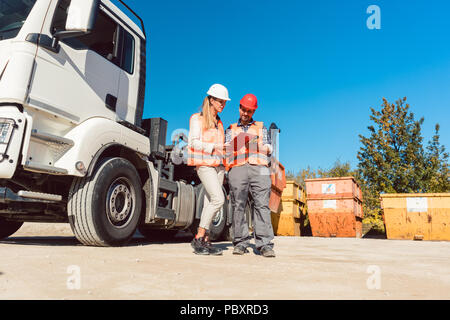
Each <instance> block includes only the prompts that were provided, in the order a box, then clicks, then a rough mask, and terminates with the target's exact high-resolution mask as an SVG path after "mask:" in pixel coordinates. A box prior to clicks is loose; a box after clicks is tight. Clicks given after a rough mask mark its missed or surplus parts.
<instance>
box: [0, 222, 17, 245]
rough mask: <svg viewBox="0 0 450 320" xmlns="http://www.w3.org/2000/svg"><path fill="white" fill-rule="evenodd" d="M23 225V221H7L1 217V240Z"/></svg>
mask: <svg viewBox="0 0 450 320" xmlns="http://www.w3.org/2000/svg"><path fill="white" fill-rule="evenodd" d="M22 225H23V222H16V221H7V220H5V219H3V218H0V240H2V239H5V238H8V237H9V236H11V235H13V234H14V233H15V232H16V231H17V230H19V229H20V227H21V226H22Z"/></svg>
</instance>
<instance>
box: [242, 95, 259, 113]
mask: <svg viewBox="0 0 450 320" xmlns="http://www.w3.org/2000/svg"><path fill="white" fill-rule="evenodd" d="M241 106H243V107H245V108H247V109H251V110H256V109H258V99H256V96H255V95H254V94H251V93H249V94H246V95H245V96H244V97H243V98H242V99H241Z"/></svg>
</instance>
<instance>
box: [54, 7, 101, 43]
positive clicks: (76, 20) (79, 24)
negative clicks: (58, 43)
mask: <svg viewBox="0 0 450 320" xmlns="http://www.w3.org/2000/svg"><path fill="white" fill-rule="evenodd" d="M99 7H100V0H71V1H70V6H69V8H68V11H67V22H66V30H64V31H58V32H57V33H55V34H54V37H55V39H56V40H60V39H67V38H74V37H79V36H82V35H85V34H88V33H90V32H92V30H93V29H94V26H95V21H96V19H97V14H98V10H99Z"/></svg>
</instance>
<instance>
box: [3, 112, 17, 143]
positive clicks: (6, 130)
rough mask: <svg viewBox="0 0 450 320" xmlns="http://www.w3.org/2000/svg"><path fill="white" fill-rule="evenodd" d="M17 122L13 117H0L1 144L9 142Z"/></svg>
mask: <svg viewBox="0 0 450 320" xmlns="http://www.w3.org/2000/svg"><path fill="white" fill-rule="evenodd" d="M15 124H16V122H15V121H14V120H13V119H5V118H0V144H8V143H9V139H10V138H11V133H12V131H13V129H14V125H15Z"/></svg>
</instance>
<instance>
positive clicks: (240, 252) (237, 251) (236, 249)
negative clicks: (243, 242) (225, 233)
mask: <svg viewBox="0 0 450 320" xmlns="http://www.w3.org/2000/svg"><path fill="white" fill-rule="evenodd" d="M245 253H248V250H247V248H245V247H244V246H240V245H237V246H235V247H234V250H233V254H237V255H243V254H245Z"/></svg>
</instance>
